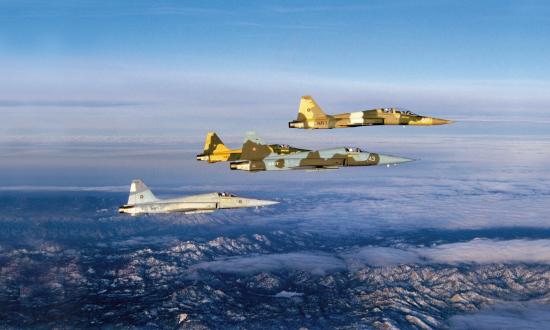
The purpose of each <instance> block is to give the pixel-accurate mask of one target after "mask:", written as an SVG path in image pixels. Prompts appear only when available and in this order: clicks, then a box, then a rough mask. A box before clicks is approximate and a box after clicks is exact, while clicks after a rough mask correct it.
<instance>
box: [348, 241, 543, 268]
mask: <svg viewBox="0 0 550 330" xmlns="http://www.w3.org/2000/svg"><path fill="white" fill-rule="evenodd" d="M343 257H344V258H345V259H346V260H347V261H348V264H350V265H355V267H356V266H357V264H358V263H359V264H360V263H363V264H366V265H370V266H389V265H397V264H418V263H422V264H426V263H437V264H452V265H454V264H463V263H472V264H493V263H533V264H550V240H548V239H540V240H524V239H517V240H506V241H499V240H491V239H474V240H472V241H469V242H461V243H450V244H441V245H438V246H433V247H405V248H384V247H376V246H375V247H363V248H360V249H357V250H354V251H350V252H347V253H345V254H343Z"/></svg>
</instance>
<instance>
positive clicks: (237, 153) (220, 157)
mask: <svg viewBox="0 0 550 330" xmlns="http://www.w3.org/2000/svg"><path fill="white" fill-rule="evenodd" d="M247 140H251V141H256V142H257V143H260V144H262V142H261V140H260V138H259V137H258V136H257V135H256V133H255V132H247V133H246V138H245V141H247ZM267 147H268V148H269V149H270V151H271V152H272V153H275V154H278V155H287V154H291V153H295V152H300V151H308V150H307V149H300V148H295V147H292V146H289V145H285V144H269V145H267ZM241 153H242V150H241V149H229V148H228V147H226V146H225V144H223V142H222V140H221V139H220V138H219V136H218V135H217V134H216V133H214V132H209V133H208V134H207V135H206V140H205V141H204V150H203V153H202V154H200V155H197V160H199V161H207V162H209V163H217V162H228V161H236V160H239V159H240V158H241Z"/></svg>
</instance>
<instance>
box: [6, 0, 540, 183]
mask: <svg viewBox="0 0 550 330" xmlns="http://www.w3.org/2000/svg"><path fill="white" fill-rule="evenodd" d="M549 17H550V5H549V4H547V3H546V2H545V1H414V2H412V1H356V2H354V1H347V2H340V1H333V2H331V1H292V2H291V1H288V2H282V1H261V2H248V3H246V2H242V1H219V2H212V1H210V2H206V1H201V2H183V1H174V2H171V1H154V2H153V1H151V2H149V1H131V2H124V1H103V2H102V1H48V2H42V1H0V61H1V63H2V66H1V67H0V120H1V121H2V123H3V125H2V127H1V128H0V149H1V150H2V152H1V153H0V161H1V163H2V166H1V167H0V169H1V170H2V171H3V173H7V174H5V175H3V176H2V175H0V181H1V182H3V183H4V184H17V183H22V184H29V183H35V182H43V183H44V184H52V183H55V182H63V184H69V185H70V184H79V183H80V182H79V179H78V177H79V175H77V174H75V173H76V172H78V171H80V172H85V173H81V177H86V178H87V179H86V184H90V183H94V182H99V180H98V177H101V175H102V174H101V173H102V171H103V172H105V168H106V167H109V166H110V167H111V168H116V171H115V172H113V174H111V175H109V176H104V177H102V178H101V179H102V181H101V182H102V183H105V184H108V182H110V181H112V180H113V178H117V179H118V181H121V182H127V181H128V180H130V179H132V178H131V177H130V174H128V175H126V176H124V175H122V176H121V173H120V171H123V170H124V166H125V164H128V165H129V166H131V167H132V168H134V169H135V171H133V172H131V173H132V174H131V175H138V174H139V173H143V171H147V169H148V168H149V169H150V167H149V166H145V164H148V165H150V164H151V162H152V164H155V162H156V160H157V159H156V158H155V157H158V154H159V153H163V155H164V156H163V157H165V158H163V163H162V164H163V165H162V166H164V167H165V170H166V171H163V173H165V172H166V173H171V174H173V175H178V173H180V172H179V170H178V169H179V167H178V166H182V167H183V163H180V158H178V157H183V156H182V155H183V154H179V153H178V152H179V150H184V151H185V152H186V154H185V157H188V156H190V157H191V158H192V156H193V155H194V154H196V153H198V151H200V148H201V147H202V141H203V139H204V135H205V134H206V132H207V131H210V130H214V131H217V132H218V133H219V134H220V135H221V136H222V137H223V139H224V140H225V141H226V142H228V143H230V144H231V146H233V147H237V146H238V145H239V143H240V141H241V140H242V136H243V135H244V132H245V131H248V130H256V131H257V132H258V134H259V135H260V136H262V137H264V139H265V140H266V141H269V142H273V143H275V142H278V143H289V144H294V145H297V146H300V147H313V148H323V147H333V146H340V145H343V144H345V145H357V146H360V147H363V148H366V149H367V150H372V151H380V152H386V153H390V154H395V153H397V152H401V153H403V155H404V156H411V157H413V158H416V157H417V156H416V155H420V156H421V157H422V158H424V159H430V158H432V156H435V155H433V154H432V155H429V154H426V153H425V151H426V150H425V149H423V147H424V146H430V147H431V146H432V143H433V140H434V139H443V138H445V139H446V140H445V141H449V142H448V143H449V144H448V146H450V145H453V147H454V148H464V147H467V146H465V145H464V144H465V143H471V141H472V140H475V139H478V138H480V137H481V138H484V139H485V138H487V137H490V139H489V140H491V141H493V142H492V143H495V144H497V147H498V144H499V143H500V142H501V141H504V145H509V144H510V143H512V144H513V143H514V142H515V141H517V140H518V139H520V140H522V141H524V143H526V145H538V144H536V143H534V144H533V143H532V142H533V141H534V142H537V143H538V141H540V140H543V141H547V140H548V138H549V132H548V129H547V126H548V123H550V111H548V109H550V94H549V93H548V90H550V69H549V68H550V42H548V41H549V40H548V39H549V37H548V36H549V35H550V33H549V32H550V19H549ZM305 94H311V95H313V96H314V97H315V99H316V100H317V101H318V102H319V104H320V105H321V106H322V107H323V109H324V110H325V111H326V112H327V113H338V112H347V111H357V110H362V109H368V108H372V107H378V106H399V107H404V108H408V109H410V110H413V111H415V112H417V113H421V114H427V115H433V116H436V117H442V118H449V119H453V120H457V123H456V124H453V125H449V126H444V127H431V128H406V129H402V128H400V127H393V128H392V127H383V128H359V129H353V130H337V131H329V132H305V131H297V130H288V129H286V127H287V122H288V121H289V120H292V119H294V118H295V116H296V111H297V107H298V102H299V98H300V96H301V95H305ZM518 122H520V123H519V124H518ZM526 139H527V140H529V141H525V140H526ZM491 141H488V140H487V141H484V143H486V145H488V148H490V146H489V145H491ZM124 148H126V149H124ZM178 148H180V149H178ZM528 150H531V151H532V154H530V157H531V158H528V159H532V158H534V159H538V160H541V159H540V157H538V158H537V156H536V152H537V151H536V150H533V149H532V148H530V149H528ZM174 154H177V155H178V156H171V155H174ZM136 155H140V156H143V157H144V162H143V164H142V165H141V166H138V165H136V164H135V163H134V162H133V161H131V160H129V159H134V158H133V157H136ZM152 155H153V156H152ZM155 155H156V156H155ZM128 157H130V158H128ZM145 160H146V161H145ZM191 160H192V159H191ZM542 160H544V159H542ZM39 162H40V164H41V169H40V170H36V169H35V168H36V164H38V163H39ZM191 163H192V164H186V165H185V167H186V168H194V169H195V170H196V171H200V170H202V167H201V168H200V169H199V167H198V164H195V162H194V161H193V162H191ZM539 165H540V163H537V164H535V166H539ZM164 167H163V168H164ZM33 169H34V170H33ZM46 169H48V170H46ZM82 169H85V170H82ZM224 169H225V168H224ZM29 171H32V172H33V174H32V175H30V174H29ZM68 171H69V172H75V173H73V175H72V176H71V179H69V180H67V179H66V178H63V175H64V174H65V173H68ZM158 171H160V170H158ZM15 173H18V174H17V175H15ZM90 173H91V174H90ZM194 173H195V172H194ZM146 174H147V173H145V174H144V175H143V176H144V177H146ZM182 175H183V176H182V181H183V180H186V179H187V178H186V177H185V173H183V174H182ZM220 175H222V171H220ZM223 175H226V173H225V171H224V172H223ZM189 176H192V175H189ZM156 177H157V178H158V176H156ZM40 178H43V180H39V179H40ZM194 178H196V176H193V179H194ZM231 178H233V177H231ZM61 179H63V180H61ZM169 179H170V177H169V176H165V177H164V178H163V180H160V179H159V180H160V181H162V182H167V181H169ZM118 181H117V184H118ZM1 182H0V183H1Z"/></svg>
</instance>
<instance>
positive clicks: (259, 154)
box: [240, 132, 271, 160]
mask: <svg viewBox="0 0 550 330" xmlns="http://www.w3.org/2000/svg"><path fill="white" fill-rule="evenodd" d="M270 153H271V148H270V147H269V146H268V145H266V144H264V143H263V142H262V140H260V138H258V136H257V135H256V133H255V132H247V133H246V137H245V139H244V144H243V147H242V153H241V158H240V159H241V160H260V159H264V158H265V157H267V156H268V155H269V154H270Z"/></svg>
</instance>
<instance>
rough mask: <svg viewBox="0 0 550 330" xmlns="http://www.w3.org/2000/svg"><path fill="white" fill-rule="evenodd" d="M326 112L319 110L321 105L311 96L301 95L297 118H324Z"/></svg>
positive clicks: (300, 119) (301, 119)
mask: <svg viewBox="0 0 550 330" xmlns="http://www.w3.org/2000/svg"><path fill="white" fill-rule="evenodd" d="M326 117H327V114H326V113H324V112H323V110H321V107H319V105H318V104H317V102H315V101H314V100H313V98H312V97H311V96H302V99H301V100H300V107H299V108H298V120H299V121H303V120H308V119H309V120H310V119H317V118H326Z"/></svg>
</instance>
